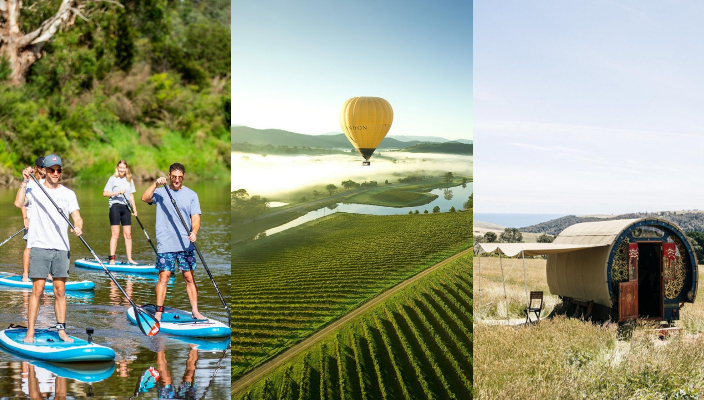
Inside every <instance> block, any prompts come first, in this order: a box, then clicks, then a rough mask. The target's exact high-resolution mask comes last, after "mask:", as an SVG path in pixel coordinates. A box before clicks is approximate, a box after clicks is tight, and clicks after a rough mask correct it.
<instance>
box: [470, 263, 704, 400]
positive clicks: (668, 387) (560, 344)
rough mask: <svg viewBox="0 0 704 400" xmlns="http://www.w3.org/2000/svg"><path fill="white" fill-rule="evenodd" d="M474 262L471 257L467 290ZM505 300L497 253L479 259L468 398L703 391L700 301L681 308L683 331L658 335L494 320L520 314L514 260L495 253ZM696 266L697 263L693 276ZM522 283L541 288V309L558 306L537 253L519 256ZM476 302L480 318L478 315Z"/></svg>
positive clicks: (574, 322)
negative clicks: (663, 336)
mask: <svg viewBox="0 0 704 400" xmlns="http://www.w3.org/2000/svg"><path fill="white" fill-rule="evenodd" d="M479 262H480V260H479V259H478V258H477V257H475V259H474V282H475V288H474V289H475V290H474V291H475V293H478V292H479V283H480V282H479V280H480V276H479V274H478V270H479ZM514 262H515V266H514V267H513V270H511V272H510V274H509V275H508V278H507V280H506V282H507V284H506V295H507V297H508V304H507V303H506V301H504V291H503V288H502V287H501V270H500V268H499V264H498V258H491V259H490V258H488V257H481V293H480V294H479V296H480V298H479V300H480V301H475V303H474V315H475V321H476V323H475V325H474V360H475V362H474V398H476V399H503V398H510V399H700V398H702V397H703V396H704V333H701V332H704V302H703V301H702V300H699V301H697V302H695V303H694V304H687V305H685V307H684V308H683V309H682V320H681V321H679V322H678V324H677V325H678V326H680V327H682V328H683V330H682V332H681V333H680V334H679V335H673V336H671V337H669V338H668V339H665V340H661V339H658V337H657V334H656V331H655V330H653V329H652V326H647V325H645V324H637V325H636V327H635V329H634V330H633V331H632V335H631V336H629V338H628V339H619V337H623V336H622V335H619V329H618V326H617V324H615V323H610V324H603V325H602V324H593V323H591V322H586V321H582V320H580V319H575V318H571V319H570V318H565V317H562V316H560V317H555V318H553V319H545V320H543V321H541V322H540V324H538V325H536V326H529V327H526V326H523V325H514V326H507V325H496V324H492V322H494V321H498V320H501V319H503V321H505V320H506V310H507V309H508V313H509V317H510V319H513V320H515V319H519V318H521V319H525V316H524V315H523V311H522V310H523V309H524V308H525V298H526V297H525V287H524V280H523V265H522V262H521V260H520V259H519V260H517V261H516V260H515V259H508V258H503V260H502V264H503V267H504V273H505V274H506V273H507V272H508V270H509V269H510V268H511V266H512V265H513V264H514ZM702 272H704V269H703V268H701V267H700V276H701V273H702ZM526 278H527V289H528V291H531V290H542V291H543V292H544V293H545V300H546V309H545V311H544V312H543V317H545V316H547V315H549V313H550V312H551V311H552V309H553V308H554V307H555V306H556V305H557V304H559V299H558V298H557V296H552V295H550V294H549V290H548V287H547V282H546V278H545V260H544V259H526ZM480 303H481V316H482V319H483V321H482V322H480V321H479V316H480V310H479V308H478V306H479V304H480Z"/></svg>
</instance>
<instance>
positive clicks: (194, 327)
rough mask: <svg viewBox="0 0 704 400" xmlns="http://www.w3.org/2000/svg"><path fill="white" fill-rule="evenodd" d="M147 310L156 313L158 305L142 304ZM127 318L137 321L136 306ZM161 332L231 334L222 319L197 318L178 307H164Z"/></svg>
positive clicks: (189, 334)
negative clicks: (135, 315)
mask: <svg viewBox="0 0 704 400" xmlns="http://www.w3.org/2000/svg"><path fill="white" fill-rule="evenodd" d="M142 308H144V310H145V311H147V312H149V313H151V314H152V315H154V314H155V313H156V307H155V306H154V305H152V304H147V305H144V306H142ZM127 318H129V320H130V322H132V323H133V324H136V323H137V320H136V319H135V317H134V308H133V307H130V308H128V309H127ZM159 325H160V330H159V332H160V333H166V334H169V335H175V336H188V337H201V338H206V337H211V338H213V337H225V336H230V327H228V326H227V325H225V324H223V323H222V322H220V321H216V320H214V319H210V318H208V319H206V320H197V319H195V318H193V317H192V316H191V313H190V312H188V311H183V310H178V309H176V308H171V307H164V313H163V314H162V315H161V321H160V322H159Z"/></svg>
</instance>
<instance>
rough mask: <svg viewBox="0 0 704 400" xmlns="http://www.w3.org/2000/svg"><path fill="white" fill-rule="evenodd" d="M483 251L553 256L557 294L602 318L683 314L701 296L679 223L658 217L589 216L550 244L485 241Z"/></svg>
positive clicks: (551, 274) (550, 270)
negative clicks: (606, 218) (595, 218)
mask: <svg viewBox="0 0 704 400" xmlns="http://www.w3.org/2000/svg"><path fill="white" fill-rule="evenodd" d="M479 247H480V250H481V251H484V252H493V251H497V250H498V251H500V252H501V253H503V254H505V255H508V256H515V255H519V254H520V255H522V256H525V255H538V254H541V255H547V265H546V275H547V282H548V287H549V288H550V292H551V293H552V294H555V295H558V296H560V297H561V298H562V300H563V302H564V303H565V304H567V305H579V306H584V307H585V310H586V311H587V314H588V315H590V316H592V317H594V318H596V319H604V320H605V319H612V320H615V321H619V322H620V321H626V320H630V319H635V318H642V319H654V320H667V321H670V322H671V321H673V320H678V319H679V314H680V313H679V311H680V309H681V308H682V306H683V305H684V303H693V302H694V299H695V298H696V294H697V260H696V256H695V254H694V251H693V250H692V245H691V243H690V242H689V240H688V239H687V236H686V235H685V234H684V232H682V230H681V229H680V228H679V227H677V226H676V225H675V224H674V223H672V222H669V221H665V220H661V219H653V218H642V219H627V220H612V221H601V222H585V223H581V224H575V225H572V226H570V227H568V228H567V229H565V230H564V231H562V232H561V233H560V234H559V235H558V236H557V237H556V238H555V240H554V242H553V243H552V244H544V243H508V244H503V243H499V244H497V243H482V244H480V245H479Z"/></svg>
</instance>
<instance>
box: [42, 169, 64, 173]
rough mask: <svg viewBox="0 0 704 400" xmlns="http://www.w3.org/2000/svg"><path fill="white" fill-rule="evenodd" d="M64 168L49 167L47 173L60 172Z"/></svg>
mask: <svg viewBox="0 0 704 400" xmlns="http://www.w3.org/2000/svg"><path fill="white" fill-rule="evenodd" d="M62 171H63V170H62V169H61V168H47V169H46V173H47V174H60V173H61V172H62Z"/></svg>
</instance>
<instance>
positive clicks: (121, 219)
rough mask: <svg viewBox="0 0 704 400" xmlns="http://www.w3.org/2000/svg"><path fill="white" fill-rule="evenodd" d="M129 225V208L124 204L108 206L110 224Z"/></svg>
mask: <svg viewBox="0 0 704 400" xmlns="http://www.w3.org/2000/svg"><path fill="white" fill-rule="evenodd" d="M120 223H122V226H130V225H132V217H131V214H130V210H129V208H127V206H126V205H124V204H113V205H112V206H110V225H111V226H114V225H120Z"/></svg>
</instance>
